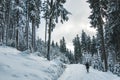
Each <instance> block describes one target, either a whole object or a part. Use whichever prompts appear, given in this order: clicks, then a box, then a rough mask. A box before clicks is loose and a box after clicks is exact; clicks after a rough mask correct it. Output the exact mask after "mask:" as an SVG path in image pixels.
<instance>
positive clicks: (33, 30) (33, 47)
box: [32, 19, 35, 52]
mask: <svg viewBox="0 0 120 80" xmlns="http://www.w3.org/2000/svg"><path fill="white" fill-rule="evenodd" d="M32 49H33V52H34V51H35V20H34V19H33V20H32Z"/></svg>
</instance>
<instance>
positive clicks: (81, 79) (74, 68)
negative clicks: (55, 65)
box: [58, 64, 120, 80]
mask: <svg viewBox="0 0 120 80" xmlns="http://www.w3.org/2000/svg"><path fill="white" fill-rule="evenodd" d="M58 80H120V77H118V76H116V75H113V74H112V73H110V72H101V71H97V70H94V69H93V68H90V72H89V73H87V72H86V69H85V66H84V65H80V64H73V65H68V66H67V68H66V70H65V72H64V73H63V74H62V76H61V77H60V78H59V79H58Z"/></svg>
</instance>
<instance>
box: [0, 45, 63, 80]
mask: <svg viewBox="0 0 120 80" xmlns="http://www.w3.org/2000/svg"><path fill="white" fill-rule="evenodd" d="M62 66H63V65H62V63H61V62H60V61H59V60H58V61H57V60H54V61H47V60H46V59H45V58H42V57H38V56H35V55H33V54H30V55H28V54H24V53H22V52H20V51H18V50H16V49H14V48H10V47H0V80H57V78H58V77H59V76H60V75H61V74H62V72H63V68H62Z"/></svg>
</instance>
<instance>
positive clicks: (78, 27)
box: [37, 0, 96, 51]
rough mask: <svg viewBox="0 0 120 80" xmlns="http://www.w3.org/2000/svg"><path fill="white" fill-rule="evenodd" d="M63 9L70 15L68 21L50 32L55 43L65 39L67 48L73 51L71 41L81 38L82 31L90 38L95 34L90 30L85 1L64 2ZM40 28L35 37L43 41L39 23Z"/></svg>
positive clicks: (41, 26)
mask: <svg viewBox="0 0 120 80" xmlns="http://www.w3.org/2000/svg"><path fill="white" fill-rule="evenodd" d="M66 1H67V2H66V4H65V8H66V9H67V10H68V11H69V12H71V13H72V15H69V21H68V22H64V24H61V23H58V24H57V25H56V27H55V29H54V30H53V32H52V40H54V41H55V42H58V43H59V41H60V39H62V37H63V36H64V37H65V40H66V45H67V48H69V49H71V50H72V51H73V49H74V48H73V43H72V40H73V39H74V37H75V36H76V35H77V34H79V36H81V32H82V29H84V31H85V32H86V33H87V34H88V35H90V36H92V35H94V34H95V33H96V31H95V30H94V29H93V28H90V23H89V21H90V20H89V19H88V17H89V15H90V9H89V4H88V3H87V2H86V1H87V0H66ZM41 23H42V24H41V25H40V28H39V29H38V31H37V35H38V36H39V37H40V38H42V40H44V33H45V32H44V23H43V22H41Z"/></svg>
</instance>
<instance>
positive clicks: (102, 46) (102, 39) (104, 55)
mask: <svg viewBox="0 0 120 80" xmlns="http://www.w3.org/2000/svg"><path fill="white" fill-rule="evenodd" d="M99 33H100V35H101V48H102V60H103V61H104V65H105V69H104V71H105V72H107V70H108V65H107V54H106V51H105V41H104V30H103V26H100V32H99Z"/></svg>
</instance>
